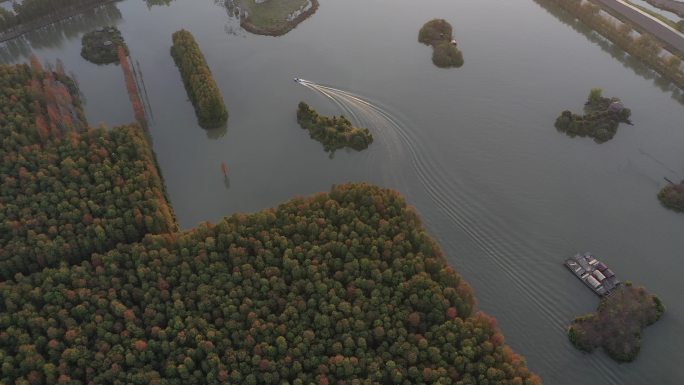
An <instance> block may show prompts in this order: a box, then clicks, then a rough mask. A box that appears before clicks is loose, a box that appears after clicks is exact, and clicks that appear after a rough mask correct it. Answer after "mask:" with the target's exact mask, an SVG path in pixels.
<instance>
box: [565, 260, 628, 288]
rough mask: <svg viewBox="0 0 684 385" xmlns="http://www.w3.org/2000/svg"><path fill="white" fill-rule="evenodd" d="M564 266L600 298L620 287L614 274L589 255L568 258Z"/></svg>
mask: <svg viewBox="0 0 684 385" xmlns="http://www.w3.org/2000/svg"><path fill="white" fill-rule="evenodd" d="M565 266H566V267H567V268H568V269H570V271H572V272H573V273H574V274H575V275H576V276H577V278H579V279H580V280H581V281H582V282H584V284H585V285H587V286H588V287H589V288H590V289H591V290H592V291H593V292H594V293H596V294H597V295H599V296H601V297H603V296H605V295H608V294H610V292H611V291H613V290H614V289H615V288H616V287H618V285H620V281H619V280H618V279H617V277H616V276H615V273H613V271H612V270H610V269H609V268H608V266H606V265H605V264H604V263H603V262H601V261H599V260H598V259H596V258H595V257H594V256H593V255H591V254H590V253H584V254H576V255H575V256H574V257H572V258H568V259H567V260H565Z"/></svg>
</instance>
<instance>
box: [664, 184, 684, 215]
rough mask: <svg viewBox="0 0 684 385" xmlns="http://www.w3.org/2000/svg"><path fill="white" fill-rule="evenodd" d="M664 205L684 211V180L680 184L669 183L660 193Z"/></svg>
mask: <svg viewBox="0 0 684 385" xmlns="http://www.w3.org/2000/svg"><path fill="white" fill-rule="evenodd" d="M658 199H659V200H660V203H662V204H663V206H665V207H667V208H669V209H671V210H674V211H678V212H680V213H684V181H682V182H680V183H679V184H668V185H667V186H665V187H663V189H662V190H660V192H659V193H658Z"/></svg>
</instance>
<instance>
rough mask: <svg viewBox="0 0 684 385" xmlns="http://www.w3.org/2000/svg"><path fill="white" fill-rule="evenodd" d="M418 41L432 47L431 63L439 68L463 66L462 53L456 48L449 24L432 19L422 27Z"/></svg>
mask: <svg viewBox="0 0 684 385" xmlns="http://www.w3.org/2000/svg"><path fill="white" fill-rule="evenodd" d="M418 41H419V42H421V43H423V44H426V45H431V46H432V62H433V63H434V64H435V65H436V66H437V67H440V68H449V67H461V66H463V53H461V51H460V50H459V49H458V48H457V47H456V40H454V37H453V30H452V28H451V24H449V23H448V22H447V21H446V20H443V19H433V20H430V21H428V22H427V23H425V24H424V25H423V28H421V29H420V32H419V33H418Z"/></svg>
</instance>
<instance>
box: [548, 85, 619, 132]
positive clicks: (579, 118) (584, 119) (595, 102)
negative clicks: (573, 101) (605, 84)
mask: <svg viewBox="0 0 684 385" xmlns="http://www.w3.org/2000/svg"><path fill="white" fill-rule="evenodd" d="M630 115H631V110H630V109H629V108H625V106H624V105H623V103H622V101H620V99H618V98H606V97H603V95H602V90H601V89H600V88H593V89H592V90H591V92H590V93H589V98H588V100H587V102H586V103H585V105H584V115H577V114H573V113H572V112H570V111H567V110H566V111H563V112H562V113H561V115H560V116H559V117H558V118H557V119H556V123H555V126H556V129H558V131H561V132H564V133H566V134H567V135H568V136H570V137H575V136H581V137H585V136H588V137H590V138H593V139H594V141H595V142H596V143H604V142H606V141H608V140H610V139H612V138H613V137H614V136H615V134H616V133H617V129H618V125H619V124H620V123H627V124H631V122H630V121H629V117H630Z"/></svg>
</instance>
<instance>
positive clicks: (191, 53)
mask: <svg viewBox="0 0 684 385" xmlns="http://www.w3.org/2000/svg"><path fill="white" fill-rule="evenodd" d="M171 56H173V59H174V61H175V62H176V66H178V70H179V71H180V74H181V77H182V78H183V84H184V85H185V90H186V91H187V93H188V98H189V99H190V101H191V102H192V105H193V106H194V107H195V114H196V115H197V120H198V121H199V124H200V126H202V127H204V128H218V127H221V126H223V125H225V124H226V121H227V120H228V111H227V110H226V105H225V102H224V101H223V96H222V95H221V91H220V90H219V88H218V86H217V85H216V81H215V80H214V77H213V75H212V74H211V70H210V69H209V66H208V65H207V62H206V60H205V59H204V55H203V54H202V51H201V50H200V48H199V45H198V44H197V42H196V41H195V38H194V37H193V36H192V34H191V33H190V32H188V31H186V30H184V29H181V30H180V31H176V32H174V33H173V46H172V47H171Z"/></svg>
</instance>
